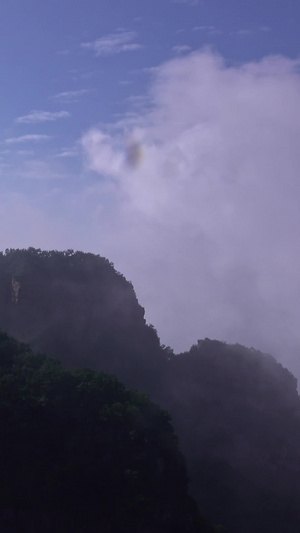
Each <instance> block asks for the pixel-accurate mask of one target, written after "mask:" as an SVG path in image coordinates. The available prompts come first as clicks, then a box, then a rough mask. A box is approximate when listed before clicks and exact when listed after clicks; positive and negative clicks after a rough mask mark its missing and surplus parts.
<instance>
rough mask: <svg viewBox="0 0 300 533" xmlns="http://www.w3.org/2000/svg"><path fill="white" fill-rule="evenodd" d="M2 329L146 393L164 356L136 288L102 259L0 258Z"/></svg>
mask: <svg viewBox="0 0 300 533" xmlns="http://www.w3.org/2000/svg"><path fill="white" fill-rule="evenodd" d="M0 327H1V329H2V330H5V331H7V332H8V333H10V334H11V335H13V336H14V337H16V338H17V339H19V340H20V341H23V342H27V343H29V344H30V345H31V346H32V348H33V349H34V350H38V351H42V352H47V354H49V355H50V356H54V357H57V358H59V359H60V360H61V361H62V362H63V363H64V364H65V365H66V366H67V367H69V368H76V367H84V366H86V367H92V368H93V369H95V370H99V369H101V370H104V371H107V372H110V373H116V374H117V375H118V377H119V378H120V379H122V380H123V381H125V383H126V384H127V385H128V386H133V387H138V388H144V389H145V390H149V387H150V388H151V390H152V389H153V387H155V383H156V382H157V380H158V376H159V375H160V372H161V371H162V364H163V357H162V352H161V349H160V344H159V339H158V337H157V334H156V332H155V330H154V329H153V328H151V327H149V326H147V325H146V323H145V319H144V309H143V308H142V307H141V306H140V305H139V304H138V301H137V298H136V295H135V292H134V289H133V287H132V285H131V284H130V283H129V282H128V281H126V279H125V278H124V277H123V276H122V275H121V274H119V273H118V272H116V270H115V269H114V267H113V265H112V264H111V263H110V262H109V261H108V260H107V259H104V258H103V257H100V256H95V255H93V254H84V253H82V252H73V251H72V250H69V251H66V252H56V251H53V252H44V251H41V250H35V249H33V248H30V249H29V250H7V251H6V253H5V254H1V255H0Z"/></svg>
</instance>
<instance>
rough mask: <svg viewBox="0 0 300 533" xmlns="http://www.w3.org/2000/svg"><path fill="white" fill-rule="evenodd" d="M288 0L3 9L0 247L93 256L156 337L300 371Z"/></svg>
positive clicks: (293, 34) (115, 0)
mask: <svg viewBox="0 0 300 533" xmlns="http://www.w3.org/2000/svg"><path fill="white" fill-rule="evenodd" d="M299 19H300V6H299V2H296V0H285V1H283V0H277V2H276V3H274V2H271V1H270V0H260V1H258V0H252V1H250V0H227V1H226V2H225V1H224V0H202V1H201V0H199V1H197V0H159V1H158V0H152V1H150V0H102V1H101V2H100V1H99V0H98V1H94V0H85V1H83V0H60V1H59V2H58V1H57V0H51V2H50V1H48V0H45V1H43V2H42V1H41V0H26V1H24V0H10V1H9V2H2V3H1V6H0V51H1V67H2V72H1V74H2V76H1V84H0V96H1V102H2V106H1V110H2V112H1V116H0V128H1V138H0V179H1V195H0V217H1V225H0V245H1V249H5V248H8V247H28V246H36V247H39V248H46V249H52V248H55V249H65V248H74V249H82V250H84V251H91V252H94V253H99V254H101V255H104V256H106V257H108V258H109V259H110V260H112V261H114V262H115V265H116V268H117V269H118V270H120V271H122V272H123V273H124V274H125V275H126V276H127V278H128V279H130V280H131V281H132V282H133V284H134V286H135V288H136V292H137V295H138V298H139V300H140V301H141V303H142V305H143V306H145V307H146V309H147V320H148V321H149V322H152V323H153V324H154V325H155V326H156V327H157V329H158V332H159V334H160V336H161V338H162V341H163V342H164V343H165V344H170V345H171V346H172V347H174V348H175V349H177V350H181V349H186V348H188V347H189V346H190V345H191V344H192V343H193V342H195V341H196V340H197V338H200V337H205V336H208V337H214V338H219V339H221V340H226V341H229V342H235V341H238V342H242V343H245V344H247V345H253V346H255V347H257V348H261V349H263V350H267V351H271V352H273V353H275V354H276V355H277V356H278V357H279V358H281V360H283V361H284V362H286V364H289V365H290V366H292V368H293V369H294V371H295V372H297V373H298V375H300V363H299V360H298V355H297V354H298V353H300V352H299V348H300V334H299V332H298V330H299V328H298V323H299V319H300V316H299V314H300V312H299V309H300V282H299V279H298V278H299V275H298V272H299V269H300V242H299V223H300V220H299V218H300V217H299V214H298V211H299V209H298V203H299V195H300V183H299V179H298V174H299V167H300V156H299V148H298V144H299V135H300V76H299V64H300V63H299Z"/></svg>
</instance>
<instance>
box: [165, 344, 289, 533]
mask: <svg viewBox="0 0 300 533" xmlns="http://www.w3.org/2000/svg"><path fill="white" fill-rule="evenodd" d="M167 390H168V408H169V410H170V412H171V413H172V416H173V421H174V426H175V428H176V431H177V432H178V434H179V436H180V443H181V446H182V450H183V452H184V454H185V457H186V458H187V461H188V466H189V471H190V472H191V481H192V486H191V489H192V494H193V495H194V496H195V497H196V499H197V501H198V504H199V506H200V510H201V511H203V512H204V513H205V514H206V516H208V517H209V518H211V519H213V520H214V521H217V522H222V523H225V524H227V525H228V527H229V528H230V531H232V532H237V533H238V532H243V533H252V532H254V531H255V532H257V533H268V532H272V533H282V532H283V531H289V533H291V532H295V533H296V532H297V531H300V509H299V498H300V479H299V471H300V450H299V442H300V402H299V396H298V393H297V382H296V379H295V378H294V377H293V376H292V374H291V373H290V372H289V371H288V370H286V369H284V368H283V367H282V366H281V365H279V364H278V363H277V362H276V361H275V359H274V358H273V357H271V356H269V355H265V354H262V353H261V352H259V351H256V350H253V349H247V348H245V347H243V346H240V345H233V346H232V345H227V344H225V343H223V342H219V341H211V340H209V339H205V340H203V341H198V345H197V346H193V347H192V348H191V350H190V351H189V352H188V353H184V354H180V355H177V356H173V357H172V358H170V360H169V374H168V388H167Z"/></svg>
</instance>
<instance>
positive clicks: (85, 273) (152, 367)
mask: <svg viewBox="0 0 300 533" xmlns="http://www.w3.org/2000/svg"><path fill="white" fill-rule="evenodd" d="M199 305H201V302H199ZM0 328H1V329H2V330H6V331H8V332H9V333H10V334H12V335H14V336H15V337H16V338H17V339H18V340H21V341H25V342H30V343H31V345H32V347H33V349H34V350H38V351H44V352H46V353H48V354H49V355H50V356H53V357H57V358H58V359H60V360H61V361H62V363H63V364H64V365H65V366H66V367H67V368H69V369H75V368H82V367H90V368H92V369H94V370H104V371H106V372H111V373H115V374H116V375H117V376H118V378H119V379H121V380H122V381H124V382H125V383H126V385H127V386H130V387H134V388H137V389H139V390H140V391H147V392H148V393H149V394H150V395H151V398H152V399H154V400H155V401H157V402H158V403H160V405H162V406H163V408H166V409H167V410H168V411H169V412H170V413H171V415H172V420H173V424H174V428H175V432H176V434H178V436H179V443H180V447H181V449H182V451H183V452H184V456H185V458H186V461H187V465H188V472H189V477H190V479H191V489H192V494H193V496H194V497H195V498H196V500H197V502H198V505H199V509H200V512H201V513H202V514H204V516H207V517H208V519H209V520H210V521H211V522H212V523H222V524H224V525H225V526H226V527H227V528H228V530H229V531H230V533H254V532H255V533H282V532H283V531H289V533H298V532H299V531H300V510H299V506H298V501H299V498H300V481H299V471H300V452H299V446H298V442H299V439H300V405H299V397H298V393H297V383H296V379H295V378H294V377H293V376H292V374H291V373H290V372H289V371H288V370H286V369H284V368H283V367H282V366H281V365H280V364H279V363H277V362H276V361H275V359H274V358H273V357H271V356H270V355H266V354H262V353H260V352H259V351H256V350H253V349H247V348H245V347H243V346H240V345H227V344H225V343H223V342H219V341H211V340H209V339H205V340H202V341H198V344H197V345H195V346H193V347H192V348H191V350H190V351H189V352H187V353H183V354H178V355H175V354H173V352H172V350H170V349H166V348H163V347H161V345H160V341H159V338H158V336H157V333H156V331H155V330H154V328H152V327H150V326H148V325H147V324H146V323H145V319H144V310H143V308H142V307H141V306H140V305H139V303H138V301H137V298H136V295H135V293H134V289H133V287H132V285H131V284H130V283H129V282H127V281H126V279H125V278H124V277H123V276H122V275H121V274H120V273H118V272H116V271H115V269H114V267H113V265H112V264H111V263H109V261H107V260H106V259H104V258H102V257H100V256H94V255H92V254H84V253H82V252H73V251H67V252H55V251H54V252H43V251H41V250H34V249H29V250H27V251H26V250H8V251H7V252H6V253H5V254H2V255H0Z"/></svg>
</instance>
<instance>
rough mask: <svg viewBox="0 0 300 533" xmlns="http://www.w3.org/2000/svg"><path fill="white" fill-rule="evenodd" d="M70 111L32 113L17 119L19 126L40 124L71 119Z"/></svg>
mask: <svg viewBox="0 0 300 533" xmlns="http://www.w3.org/2000/svg"><path fill="white" fill-rule="evenodd" d="M70 116H71V115H70V113H69V112H68V111H37V110H34V111H31V112H30V113H29V114H28V115H24V116H22V117H18V118H16V120H15V122H17V123H18V124H38V123H39V122H53V121H54V120H59V119H60V118H68V117H70Z"/></svg>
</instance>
